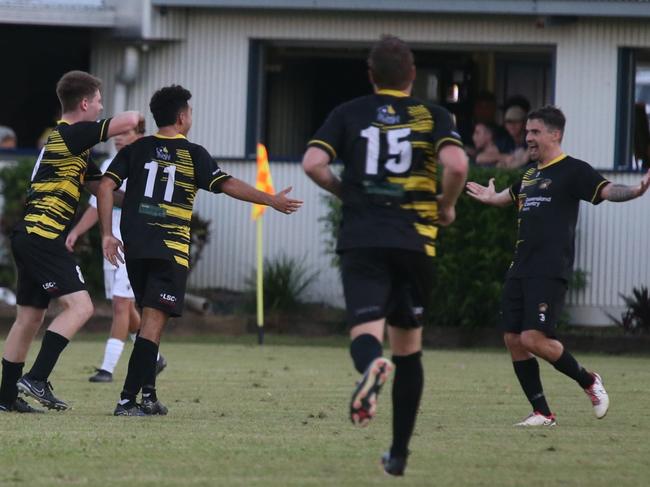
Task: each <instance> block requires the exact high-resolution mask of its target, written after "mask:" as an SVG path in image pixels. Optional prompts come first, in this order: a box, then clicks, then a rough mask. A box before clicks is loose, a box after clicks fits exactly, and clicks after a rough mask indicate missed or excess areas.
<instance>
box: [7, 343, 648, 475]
mask: <svg viewBox="0 0 650 487" xmlns="http://www.w3.org/2000/svg"><path fill="white" fill-rule="evenodd" d="M253 341H254V338H252V337H247V338H244V339H239V340H228V343H224V341H223V340H220V339H208V340H207V342H205V343H200V342H193V341H170V342H168V343H163V352H164V354H165V356H166V357H167V358H168V361H169V367H168V369H167V370H166V371H165V372H164V373H163V374H162V375H161V376H160V379H159V384H158V390H159V395H160V397H161V398H162V399H163V400H164V402H165V403H166V404H167V405H168V406H169V409H170V413H169V416H167V417H157V418H115V417H113V416H111V413H112V410H113V407H114V405H115V401H116V400H117V398H118V394H119V391H120V387H121V385H122V380H123V377H124V374H125V368H126V363H127V358H128V354H129V353H130V350H131V347H130V346H127V348H126V351H125V355H124V356H123V358H122V361H121V362H120V365H119V367H118V370H117V371H116V376H117V380H116V382H114V383H112V384H91V383H89V382H88V381H87V377H88V375H89V374H90V373H91V372H92V371H93V369H92V366H93V365H96V364H97V362H98V361H99V359H100V355H101V353H102V352H103V341H102V340H99V339H97V338H96V337H95V339H87V338H85V337H84V339H82V340H77V341H76V342H73V343H72V344H71V345H70V346H69V348H68V349H67V350H66V351H65V353H64V354H63V356H62V358H61V360H60V362H59V364H58V366H57V369H56V371H55V372H54V374H53V376H52V378H51V379H52V381H53V383H54V386H55V387H56V390H55V393H56V394H57V395H59V396H60V397H62V398H63V399H65V400H67V401H69V402H70V403H71V404H72V405H73V409H72V410H71V411H67V412H64V413H55V412H48V413H47V414H45V415H38V416H37V415H17V414H3V415H1V416H0V428H1V430H0V431H2V433H1V436H0V452H1V454H0V485H2V486H30V487H31V486H41V485H48V486H49V485H66V486H67V485H84V486H85V485H93V486H95V485H96V486H108V485H138V486H142V485H145V486H146V485H156V486H185V485H189V486H198V485H206V486H207V485H224V486H231V485H232V486H251V485H252V486H255V485H258V486H327V485H337V486H338V485H350V486H352V485H354V486H362V485H388V484H392V483H393V482H395V480H393V479H390V478H387V477H385V476H383V474H381V473H380V469H379V467H378V458H379V455H380V453H381V452H382V451H384V449H385V448H386V447H387V446H388V444H389V442H390V434H389V427H390V410H391V408H390V393H386V392H389V391H385V393H384V394H383V396H382V397H381V400H380V410H379V415H378V417H377V419H376V420H375V421H374V422H373V424H371V425H370V427H369V428H367V429H355V428H353V427H352V426H351V424H350V423H349V421H348V419H347V416H346V410H347V401H348V396H349V394H350V392H351V388H352V385H353V383H354V381H355V379H356V374H355V373H353V369H352V366H351V364H350V360H349V357H348V353H347V350H346V349H345V347H344V343H345V342H344V341H341V340H325V341H323V342H322V343H319V344H314V343H313V340H310V339H300V340H299V339H294V340H287V339H283V340H276V339H270V341H269V343H268V344H267V345H265V346H264V347H263V348H259V347H257V346H256V345H254V344H253ZM291 341H293V342H295V343H294V344H293V345H291V343H290V342H291ZM37 345H38V344H35V346H34V347H33V348H34V350H32V355H31V356H30V359H29V360H28V364H31V362H32V360H33V356H34V355H33V354H34V353H35V352H36V349H37V348H38V346H37ZM579 358H581V359H582V361H583V362H584V363H585V364H586V365H587V366H589V367H593V368H594V369H596V370H598V371H599V372H601V374H602V375H603V378H604V380H605V384H606V386H607V387H608V390H609V392H610V396H611V398H612V408H611V410H610V413H609V415H608V416H607V418H605V419H604V420H602V421H598V420H596V419H595V418H594V417H593V415H592V412H591V406H590V404H589V402H588V399H587V398H586V396H585V395H584V394H583V393H582V391H580V389H579V388H578V387H577V386H576V385H575V384H574V383H573V382H572V381H570V380H568V379H567V378H565V377H564V376H561V375H560V374H559V373H557V372H556V371H555V370H553V369H552V368H551V367H549V366H547V365H542V375H543V379H544V384H545V388H546V391H547V396H548V398H549V401H550V404H551V406H552V408H553V409H554V411H555V412H556V413H557V414H558V422H559V425H558V426H557V427H556V428H553V429H534V430H531V429H525V430H522V429H516V428H513V427H512V426H511V425H512V423H514V422H515V421H516V420H519V419H521V418H522V417H523V416H525V415H526V414H527V413H528V412H529V411H528V409H529V408H528V406H527V402H526V400H525V399H524V397H523V395H522V393H521V392H520V390H519V387H518V385H517V383H516V379H515V377H514V374H513V372H512V366H511V364H510V362H509V360H508V358H507V356H506V354H505V352H503V351H435V350H430V351H427V352H426V353H425V357H424V365H425V371H426V372H425V373H426V385H425V394H424V399H423V403H422V408H421V414H420V416H419V421H418V425H417V427H416V431H417V433H416V436H415V437H414V439H413V441H412V444H411V449H412V452H413V453H412V456H411V460H410V464H409V468H408V470H407V477H406V478H405V479H404V481H402V482H401V485H436V486H453V487H458V486H465V485H472V486H536V487H537V486H582V485H584V486H590V487H593V486H611V485H616V487H622V486H641V485H647V483H648V480H647V479H648V478H649V476H650V467H649V466H648V459H649V457H650V455H649V454H650V441H649V440H648V431H649V430H650V415H649V414H648V411H647V407H648V393H647V390H648V386H647V384H648V383H650V359H648V358H638V357H611V356H601V355H595V354H593V355H582V356H580V357H579Z"/></svg>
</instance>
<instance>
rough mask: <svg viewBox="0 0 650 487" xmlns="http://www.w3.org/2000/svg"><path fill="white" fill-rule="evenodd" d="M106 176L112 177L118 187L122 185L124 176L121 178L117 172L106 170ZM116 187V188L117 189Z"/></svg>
mask: <svg viewBox="0 0 650 487" xmlns="http://www.w3.org/2000/svg"><path fill="white" fill-rule="evenodd" d="M103 176H104V177H107V178H108V179H111V180H112V181H113V182H114V183H115V184H117V188H119V187H120V186H122V178H120V177H119V176H118V175H117V174H115V173H114V172H110V171H106V172H105V173H104V174H103ZM117 188H115V189H117Z"/></svg>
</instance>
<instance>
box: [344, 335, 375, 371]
mask: <svg viewBox="0 0 650 487" xmlns="http://www.w3.org/2000/svg"><path fill="white" fill-rule="evenodd" d="M382 353H383V350H382V348H381V343H380V342H379V340H377V339H376V338H375V337H374V336H372V335H369V334H368V333H364V334H363V335H359V336H358V337H356V338H355V339H354V340H352V342H351V343H350V356H351V357H352V361H353V362H354V368H355V369H357V371H358V372H359V373H360V374H363V373H364V372H365V371H366V369H367V368H368V366H369V365H370V363H371V362H372V361H373V360H375V359H376V358H379V357H381V355H382Z"/></svg>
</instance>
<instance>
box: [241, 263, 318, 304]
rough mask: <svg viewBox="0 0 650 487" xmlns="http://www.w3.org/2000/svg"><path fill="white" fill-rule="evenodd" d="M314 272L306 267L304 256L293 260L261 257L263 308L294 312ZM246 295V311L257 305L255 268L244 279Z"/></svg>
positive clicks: (314, 276)
mask: <svg viewBox="0 0 650 487" xmlns="http://www.w3.org/2000/svg"><path fill="white" fill-rule="evenodd" d="M317 275H318V273H317V272H309V271H308V270H307V269H306V268H305V258H303V259H300V260H299V259H295V258H293V257H288V256H287V255H284V254H283V255H280V256H279V257H277V258H276V259H273V260H268V259H265V260H264V274H263V278H262V279H263V282H264V309H265V310H267V311H271V312H281V313H286V312H290V311H295V310H296V309H297V308H298V307H299V306H300V304H301V303H302V302H303V297H304V293H305V291H306V290H307V288H308V287H309V286H310V285H311V284H312V283H313V282H314V280H315V279H316V276H317ZM246 284H247V287H248V292H247V293H248V295H249V303H250V304H249V306H248V308H249V310H250V311H252V310H254V309H255V306H256V289H257V271H256V270H255V269H253V270H252V272H251V274H250V277H249V278H248V279H247V280H246Z"/></svg>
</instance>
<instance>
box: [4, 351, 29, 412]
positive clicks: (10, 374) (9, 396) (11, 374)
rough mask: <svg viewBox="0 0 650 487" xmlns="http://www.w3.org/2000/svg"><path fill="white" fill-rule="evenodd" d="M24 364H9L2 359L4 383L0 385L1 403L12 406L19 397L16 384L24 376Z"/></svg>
mask: <svg viewBox="0 0 650 487" xmlns="http://www.w3.org/2000/svg"><path fill="white" fill-rule="evenodd" d="M24 365H25V363H24V362H20V363H16V362H9V360H7V359H4V358H3V359H2V383H1V384H0V403H1V404H4V405H5V406H10V405H11V404H13V403H14V401H15V400H16V398H17V397H18V388H17V387H16V382H18V379H20V377H21V376H22V375H23V366H24Z"/></svg>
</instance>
